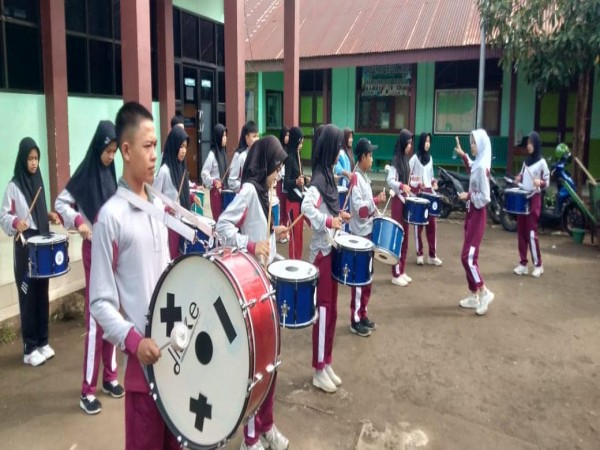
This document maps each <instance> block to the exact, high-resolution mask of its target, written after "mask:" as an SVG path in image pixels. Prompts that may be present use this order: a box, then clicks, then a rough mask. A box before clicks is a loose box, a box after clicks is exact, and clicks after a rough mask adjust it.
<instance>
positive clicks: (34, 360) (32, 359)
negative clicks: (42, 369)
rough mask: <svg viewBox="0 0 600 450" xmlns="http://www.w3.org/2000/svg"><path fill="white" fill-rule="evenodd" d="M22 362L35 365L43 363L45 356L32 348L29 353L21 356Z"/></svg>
mask: <svg viewBox="0 0 600 450" xmlns="http://www.w3.org/2000/svg"><path fill="white" fill-rule="evenodd" d="M23 362H24V363H25V364H29V365H31V366H33V367H36V366H40V365H42V364H44V363H45V362H46V358H45V357H44V355H42V354H41V353H40V352H38V351H37V350H34V351H32V352H31V353H30V354H29V355H25V356H23Z"/></svg>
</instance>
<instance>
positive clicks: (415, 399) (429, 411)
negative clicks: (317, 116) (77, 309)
mask: <svg viewBox="0 0 600 450" xmlns="http://www.w3.org/2000/svg"><path fill="white" fill-rule="evenodd" d="M208 211H209V210H208ZM411 232H412V230H411ZM462 232H463V231H462V221H461V220H460V218H456V220H450V221H442V222H441V223H440V224H439V232H438V244H439V249H438V254H439V256H440V257H441V258H442V259H443V260H444V265H443V266H442V267H430V266H424V267H420V266H419V267H417V266H416V265H415V255H414V250H413V249H414V245H413V242H414V241H413V240H412V236H411V245H410V255H409V260H408V261H409V263H408V270H407V272H408V274H409V275H410V276H412V278H413V282H412V284H410V285H409V287H406V288H401V287H397V286H394V285H392V284H391V283H390V273H389V267H387V266H383V265H381V264H379V263H375V278H374V284H373V295H372V299H371V304H370V308H369V316H370V317H371V319H373V320H374V321H376V322H377V324H378V329H377V330H376V331H375V332H374V333H373V335H372V336H371V337H369V338H361V337H357V336H355V335H353V334H351V333H350V331H349V329H348V325H349V295H350V289H349V288H348V287H345V286H342V287H340V289H339V297H338V310H339V315H338V321H337V329H336V340H335V347H334V367H335V368H336V371H337V372H338V374H339V375H340V376H341V377H342V379H343V385H342V387H341V388H340V389H339V390H338V392H337V393H336V394H325V393H322V392H320V391H318V390H316V389H315V388H313V387H312V385H311V377H312V369H311V367H310V361H311V330H310V328H306V329H302V330H282V331H281V337H282V345H281V359H282V365H281V367H280V372H279V376H278V385H277V394H276V401H275V417H276V424H277V426H278V427H279V429H280V430H281V431H283V432H284V433H285V434H286V435H287V436H288V437H289V439H290V448H293V449H354V448H357V449H361V450H365V449H420V448H423V449H537V448H544V449H598V448H600V378H599V376H598V372H599V370H598V369H599V364H600V348H599V346H598V342H599V339H600V327H599V326H598V324H599V319H598V317H599V315H600V277H599V276H598V274H599V273H600V272H599V271H598V267H599V263H600V252H599V251H598V247H597V246H596V245H593V246H592V245H590V244H589V241H588V240H587V239H589V236H588V237H586V243H585V244H584V245H578V244H575V243H574V242H572V240H571V239H570V238H569V237H566V236H554V235H550V234H546V235H543V236H542V237H541V248H542V252H543V258H544V267H545V273H544V275H543V277H542V278H541V279H534V278H532V277H531V276H523V277H517V276H516V275H514V274H513V273H512V268H513V266H514V265H515V263H516V262H517V260H518V257H517V251H516V235H515V234H511V233H507V232H505V231H503V230H502V229H501V228H500V227H491V226H489V227H488V230H487V233H486V238H485V240H484V242H483V245H482V248H481V253H480V263H481V268H482V272H483V275H484V277H485V279H486V282H487V284H488V285H489V287H490V288H491V289H492V290H493V291H494V292H495V294H496V299H495V301H494V302H493V304H492V305H491V307H490V310H489V311H488V313H487V314H486V315H485V316H484V317H476V316H475V314H474V313H473V311H471V310H468V311H467V310H463V309H461V308H459V307H458V305H457V304H458V300H460V299H461V298H462V297H463V296H464V295H465V294H466V282H465V276H464V271H463V268H462V266H461V264H460V261H459V254H460V249H461V245H462ZM304 237H305V244H306V245H305V255H306V254H307V249H306V247H307V244H308V241H309V238H310V230H308V229H305V233H304ZM279 252H280V253H281V254H287V246H286V245H280V246H279ZM198 288H199V289H202V286H198ZM84 332H85V330H84V327H83V322H82V321H72V322H66V323H53V324H52V325H51V339H50V342H51V344H52V345H53V346H54V347H55V349H56V352H57V355H56V357H55V358H54V359H53V360H51V361H49V362H47V363H46V364H45V365H44V366H41V367H39V368H32V367H28V366H24V365H23V362H22V353H21V344H20V342H19V341H18V340H17V341H15V342H13V343H11V344H4V345H0V448H2V449H4V448H6V449H14V450H20V449H40V450H41V449H102V450H105V449H118V448H123V443H124V426H123V401H122V400H113V399H110V398H108V397H107V396H105V395H103V394H101V393H100V394H99V398H100V399H101V401H102V403H103V406H104V410H103V411H102V413H101V414H99V415H98V416H95V417H88V416H86V415H85V414H84V413H83V412H82V411H81V410H80V409H79V407H78V396H79V390H80V385H81V376H82V374H81V370H82V369H81V367H82V361H81V360H82V351H83V349H82V347H83V336H84ZM240 440H241V434H240V431H239V430H238V432H237V433H236V435H235V436H234V437H233V439H232V441H231V442H230V443H229V444H228V446H227V447H226V448H228V449H236V448H239V446H240Z"/></svg>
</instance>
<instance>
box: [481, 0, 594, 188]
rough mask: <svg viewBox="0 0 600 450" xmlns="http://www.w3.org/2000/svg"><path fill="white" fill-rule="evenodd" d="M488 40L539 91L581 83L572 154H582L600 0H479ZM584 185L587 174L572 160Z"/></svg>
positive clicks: (504, 62) (504, 65)
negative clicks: (584, 176) (584, 175)
mask: <svg viewBox="0 0 600 450" xmlns="http://www.w3.org/2000/svg"><path fill="white" fill-rule="evenodd" d="M478 2H479V13H480V16H481V20H482V21H483V23H484V24H485V28H486V41H487V43H488V44H490V45H492V46H496V47H499V48H500V49H501V50H502V58H501V64H502V66H503V67H504V68H511V69H514V70H515V71H520V72H521V73H523V74H524V75H525V79H526V80H527V82H528V83H529V84H531V85H533V86H534V87H535V88H536V90H537V93H538V94H539V95H541V94H542V93H544V92H547V91H554V90H560V89H562V88H569V87H571V86H575V85H576V86H577V100H576V107H575V129H574V136H573V148H572V153H573V156H578V157H579V158H580V159H582V155H583V150H584V148H585V144H586V142H585V130H586V126H587V123H586V121H587V120H589V118H588V116H589V112H588V109H589V108H588V98H589V93H590V80H591V79H592V76H593V73H594V67H595V66H598V64H599V63H600V1H598V0H478ZM574 169H575V170H574V177H575V180H576V182H577V186H578V190H579V191H581V185H582V184H583V174H582V173H581V171H580V170H579V167H578V166H577V165H575V166H574Z"/></svg>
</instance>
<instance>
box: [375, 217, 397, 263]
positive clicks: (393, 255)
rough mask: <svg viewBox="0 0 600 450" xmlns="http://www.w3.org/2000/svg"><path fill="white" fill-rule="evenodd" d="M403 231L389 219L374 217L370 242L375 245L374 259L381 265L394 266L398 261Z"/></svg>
mask: <svg viewBox="0 0 600 450" xmlns="http://www.w3.org/2000/svg"><path fill="white" fill-rule="evenodd" d="M403 239H404V229H403V228H402V225H400V224H399V223H398V222H396V221H395V220H394V219H390V218H389V217H375V218H374V219H373V232H372V234H371V240H372V241H373V244H375V259H376V260H377V261H379V262H381V263H383V264H389V265H392V266H393V265H395V264H397V263H398V260H399V259H400V252H401V247H402V240H403Z"/></svg>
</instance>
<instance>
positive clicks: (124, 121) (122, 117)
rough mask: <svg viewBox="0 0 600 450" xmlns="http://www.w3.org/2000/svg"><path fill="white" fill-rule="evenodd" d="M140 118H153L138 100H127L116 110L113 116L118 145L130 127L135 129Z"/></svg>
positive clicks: (121, 142)
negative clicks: (114, 116)
mask: <svg viewBox="0 0 600 450" xmlns="http://www.w3.org/2000/svg"><path fill="white" fill-rule="evenodd" d="M142 120H154V118H153V117H152V114H150V111H148V110H147V109H146V107H145V106H144V105H140V104H139V103H138V102H127V103H125V104H124V105H123V106H121V109H119V111H118V112H117V117H116V118H115V131H116V134H117V142H118V144H119V147H121V144H123V138H124V136H125V134H126V133H128V132H129V131H130V130H131V129H137V127H138V126H139V125H140V122H141V121H142Z"/></svg>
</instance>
